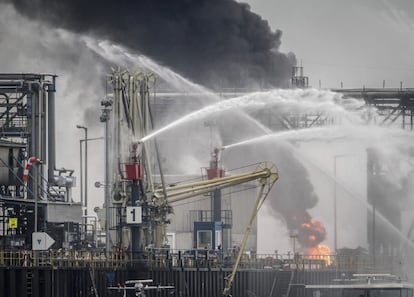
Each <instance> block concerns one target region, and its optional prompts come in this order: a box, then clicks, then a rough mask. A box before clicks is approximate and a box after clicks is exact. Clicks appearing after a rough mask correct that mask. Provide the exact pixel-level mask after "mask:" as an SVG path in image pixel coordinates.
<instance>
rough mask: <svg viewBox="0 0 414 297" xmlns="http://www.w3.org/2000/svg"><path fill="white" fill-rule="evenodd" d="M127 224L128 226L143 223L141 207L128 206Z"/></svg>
mask: <svg viewBox="0 0 414 297" xmlns="http://www.w3.org/2000/svg"><path fill="white" fill-rule="evenodd" d="M126 222H127V224H141V223H142V208H141V206H127V208H126Z"/></svg>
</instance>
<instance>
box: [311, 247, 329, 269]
mask: <svg viewBox="0 0 414 297" xmlns="http://www.w3.org/2000/svg"><path fill="white" fill-rule="evenodd" d="M307 254H308V258H309V259H321V260H324V261H325V264H326V265H330V264H331V263H332V260H331V249H330V248H329V247H328V246H327V245H324V244H318V245H315V246H312V247H308V248H307Z"/></svg>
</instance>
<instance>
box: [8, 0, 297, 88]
mask: <svg viewBox="0 0 414 297" xmlns="http://www.w3.org/2000/svg"><path fill="white" fill-rule="evenodd" d="M12 2H13V3H14V6H15V7H16V8H17V9H18V10H19V11H20V12H22V13H23V14H25V15H27V16H29V17H30V18H34V19H36V20H41V21H45V22H48V23H50V24H51V25H52V26H57V27H61V28H65V29H69V30H72V31H75V32H79V33H88V34H93V35H95V36H98V37H100V38H105V39H109V40H111V41H113V42H117V43H119V44H122V45H124V46H126V47H128V48H130V49H133V50H137V51H139V52H141V53H143V54H145V55H147V56H149V57H151V58H154V59H155V60H157V61H159V62H162V63H164V64H166V65H168V66H169V67H172V68H174V69H175V70H176V71H178V72H180V73H181V74H183V75H185V76H186V77H189V78H190V79H192V80H194V81H197V82H199V83H202V84H204V85H209V86H210V87H245V86H246V84H255V85H256V86H261V87H270V86H288V83H289V78H290V73H291V67H292V65H293V64H294V63H295V57H294V55H293V54H292V53H289V54H284V53H280V52H279V51H278V49H279V45H280V43H281V35H282V32H281V31H279V30H276V29H271V28H270V26H269V24H268V23H267V21H265V20H263V19H262V18H261V17H260V16H259V15H258V14H255V13H253V12H251V11H250V9H249V6H248V5H246V4H240V3H237V2H236V1H234V0H197V1H194V0H193V1H188V0H179V1H178V0H175V1H170V0H157V1H153V0H145V1H134V0H123V1H103V0H89V1H82V0H77V1H74V0H67V1H53V0H36V1H34V0H15V1H12Z"/></svg>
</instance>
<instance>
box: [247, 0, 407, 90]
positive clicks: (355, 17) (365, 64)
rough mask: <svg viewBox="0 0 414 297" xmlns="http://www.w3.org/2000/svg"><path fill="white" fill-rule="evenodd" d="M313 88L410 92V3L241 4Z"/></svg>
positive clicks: (288, 0)
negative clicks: (264, 23) (277, 35)
mask: <svg viewBox="0 0 414 297" xmlns="http://www.w3.org/2000/svg"><path fill="white" fill-rule="evenodd" d="M243 2H247V3H249V4H250V6H251V9H252V11H254V12H256V13H258V14H259V15H261V16H262V17H263V18H264V19H267V20H268V21H269V24H270V26H271V27H272V29H273V30H275V29H281V30H282V31H283V36H282V45H281V48H280V50H281V51H282V52H289V51H292V52H294V53H295V54H296V57H297V58H298V62H299V63H300V61H301V60H302V64H303V66H304V70H305V75H308V76H309V78H310V84H311V85H312V86H313V87H318V86H319V80H320V81H321V85H322V87H324V88H327V87H332V88H338V87H340V85H341V81H342V82H343V86H344V87H345V88H350V87H362V86H363V85H365V86H366V87H382V84H383V80H385V85H386V87H399V85H400V81H403V87H414V1H413V0H245V1H243Z"/></svg>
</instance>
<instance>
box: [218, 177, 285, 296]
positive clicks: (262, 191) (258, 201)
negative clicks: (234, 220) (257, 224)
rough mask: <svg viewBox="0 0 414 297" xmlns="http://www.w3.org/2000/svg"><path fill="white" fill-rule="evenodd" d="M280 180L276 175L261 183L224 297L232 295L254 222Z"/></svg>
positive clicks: (226, 278)
mask: <svg viewBox="0 0 414 297" xmlns="http://www.w3.org/2000/svg"><path fill="white" fill-rule="evenodd" d="M278 178H279V176H278V175H277V174H276V175H274V176H273V177H272V178H270V179H269V180H267V179H264V178H263V179H260V183H261V186H260V190H259V193H258V195H257V199H256V203H255V206H254V208H253V210H252V214H251V216H250V220H249V222H248V224H247V226H246V231H245V232H244V236H243V240H242V242H241V244H240V248H239V251H238V253H237V256H236V259H235V261H234V264H233V268H232V270H231V273H230V274H229V275H228V276H226V277H225V287H224V290H223V296H231V295H230V290H231V286H232V284H233V280H234V277H235V276H236V272H237V269H238V267H239V264H240V260H241V257H242V255H243V252H244V248H245V247H246V244H247V239H248V238H249V235H250V231H251V229H252V225H253V222H254V220H255V218H256V216H257V214H258V212H259V210H260V208H261V207H262V205H263V203H264V201H265V200H266V198H267V196H268V195H269V193H270V190H271V189H272V187H273V185H274V183H275V182H276V181H277V179H278ZM266 185H267V186H268V187H267V188H266Z"/></svg>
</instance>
